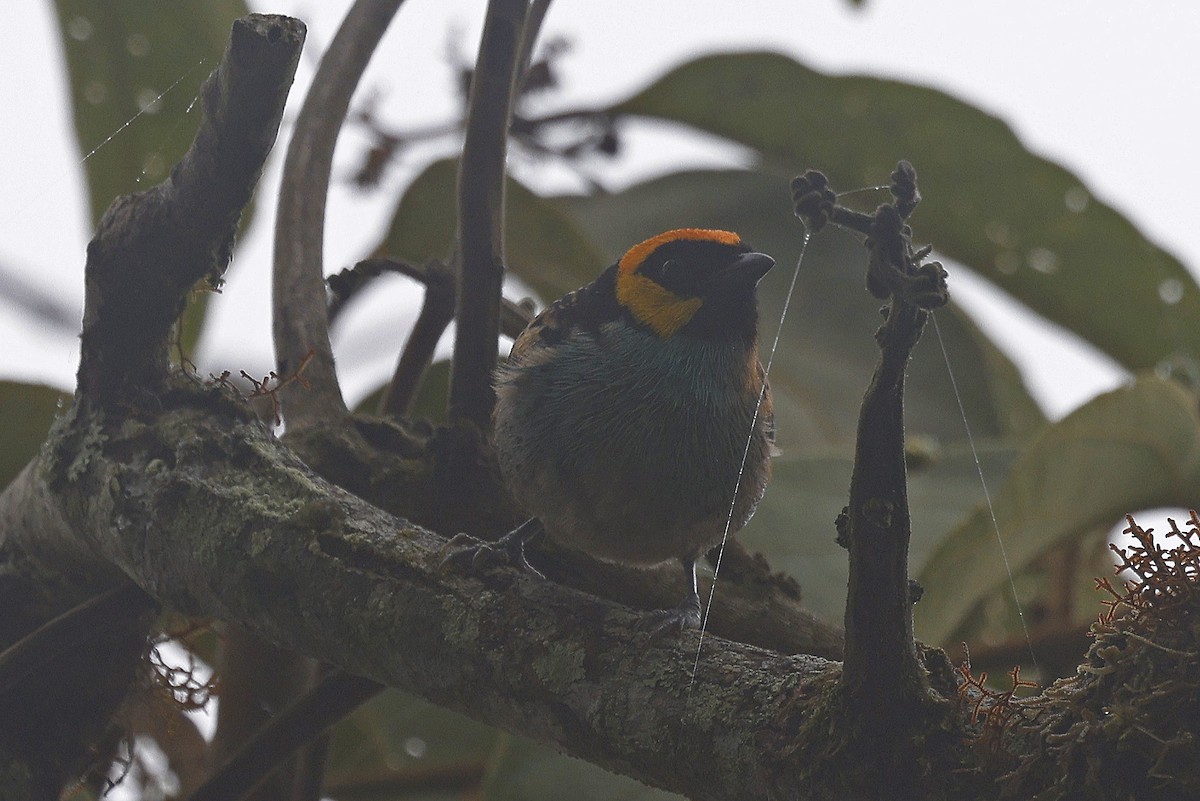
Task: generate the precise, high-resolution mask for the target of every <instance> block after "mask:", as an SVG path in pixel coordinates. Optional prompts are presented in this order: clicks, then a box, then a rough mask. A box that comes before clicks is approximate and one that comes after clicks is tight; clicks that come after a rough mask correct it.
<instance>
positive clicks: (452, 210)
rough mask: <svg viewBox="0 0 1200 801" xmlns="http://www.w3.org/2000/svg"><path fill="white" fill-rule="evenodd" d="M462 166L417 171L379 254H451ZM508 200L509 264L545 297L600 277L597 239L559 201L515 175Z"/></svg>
mask: <svg viewBox="0 0 1200 801" xmlns="http://www.w3.org/2000/svg"><path fill="white" fill-rule="evenodd" d="M457 171H458V162H457V161H456V160H453V159H446V160H442V161H437V162H434V163H433V164H431V165H430V166H429V167H428V168H426V169H425V171H424V172H423V173H421V174H420V175H419V176H417V178H416V180H414V181H413V182H412V184H410V185H409V187H408V189H407V190H406V191H405V193H404V196H403V197H402V198H401V199H400V203H399V205H397V207H396V212H395V214H394V215H393V217H392V223H391V225H390V226H389V227H388V231H387V234H386V235H385V236H384V239H383V241H382V242H381V243H380V244H379V246H378V247H377V248H376V249H375V253H376V254H377V255H381V256H387V257H390V258H394V259H404V260H409V261H414V262H423V261H425V260H427V259H448V258H449V257H450V255H451V253H452V252H453V251H454V240H455V235H456V233H455V232H456V230H457V226H458V211H457V207H456V205H455V181H456V179H457ZM505 200H506V204H507V207H506V209H505V246H506V249H507V254H506V258H507V260H508V267H509V269H511V270H513V271H514V272H516V273H517V274H518V275H520V276H521V277H522V278H523V279H525V280H526V281H527V282H528V283H530V284H531V285H532V286H533V288H534V289H535V290H537V291H538V292H541V293H543V294H544V297H549V298H554V297H557V296H558V295H560V294H563V293H565V292H567V291H568V290H571V289H574V288H575V287H576V286H578V284H574V283H572V282H573V281H574V280H575V278H574V276H576V275H579V274H584V275H591V276H592V277H595V276H596V275H597V274H599V272H600V270H601V269H603V268H604V266H605V262H604V261H603V260H602V259H601V257H600V256H599V254H598V253H597V251H596V249H595V247H594V245H593V244H592V242H591V240H590V239H589V238H588V237H587V236H586V235H585V234H583V233H582V232H581V231H580V229H579V228H578V226H577V225H576V224H575V222H574V221H573V220H572V218H571V217H570V216H568V215H567V214H565V213H563V211H562V210H560V209H559V208H558V207H556V205H555V204H554V203H552V202H550V201H548V200H547V199H545V198H543V197H540V196H538V195H536V194H534V193H533V192H531V191H530V190H529V189H527V188H526V187H524V186H522V185H521V184H520V183H518V182H517V181H515V180H513V179H511V178H510V179H509V181H508V184H507V186H506V189H505ZM588 280H591V279H590V278H589V279H588Z"/></svg>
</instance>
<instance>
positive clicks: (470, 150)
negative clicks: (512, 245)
mask: <svg viewBox="0 0 1200 801" xmlns="http://www.w3.org/2000/svg"><path fill="white" fill-rule="evenodd" d="M527 10H528V4H527V2H526V0H491V2H490V3H489V4H488V10H487V18H486V20H485V22H484V26H483V41H482V42H481V43H480V46H479V58H478V60H477V62H476V65H475V77H474V80H473V81H472V83H471V100H470V105H469V110H468V112H467V129H466V138H465V140H464V142H463V155H462V163H461V165H460V168H459V178H458V221H459V222H458V247H459V258H460V265H459V292H458V303H457V310H456V315H455V317H456V320H457V322H458V326H457V329H456V333H457V338H456V340H455V345H454V365H453V367H452V369H451V374H450V409H449V411H450V418H451V420H469V421H471V422H473V423H475V425H477V426H478V427H479V428H480V429H486V428H487V426H488V425H489V421H490V420H491V414H492V405H493V404H494V402H495V395H494V393H493V391H492V370H493V368H494V367H495V366H496V342H497V338H498V334H499V328H500V323H499V318H500V287H501V284H502V283H503V281H504V181H505V163H504V162H505V155H506V153H507V151H508V147H507V144H508V126H509V121H510V119H511V117H512V99H513V92H514V88H515V73H516V67H517V56H518V50H519V47H520V43H521V32H522V30H523V29H524V26H525V14H526V11H527Z"/></svg>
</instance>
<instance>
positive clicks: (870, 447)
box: [792, 162, 948, 787]
mask: <svg viewBox="0 0 1200 801" xmlns="http://www.w3.org/2000/svg"><path fill="white" fill-rule="evenodd" d="M892 191H893V196H894V202H893V203H885V204H882V205H881V206H879V208H878V209H877V210H876V211H875V213H874V214H873V215H865V214H863V213H861V212H857V211H853V210H851V209H847V208H844V207H842V206H839V205H837V202H836V195H835V194H834V193H833V191H832V190H831V189H830V188H829V185H828V180H827V179H826V178H825V176H824V175H822V174H821V173H819V172H817V171H815V170H809V171H807V172H806V173H805V174H804V175H803V176H801V177H799V178H797V179H796V180H795V181H793V183H792V192H793V202H794V205H795V210H796V214H797V216H799V217H801V219H802V220H804V221H805V224H806V225H807V226H808V227H809V228H810V229H811V230H817V229H819V228H820V227H822V226H823V225H825V224H826V223H827V222H834V223H835V224H838V225H842V226H844V227H848V228H851V229H853V230H856V231H858V232H860V233H863V234H866V235H867V240H866V246H867V249H868V252H869V260H868V271H867V288H868V289H869V291H870V292H871V294H872V295H874V296H875V297H878V298H881V299H886V300H887V301H888V305H887V306H886V307H885V308H884V309H883V313H884V315H885V322H884V325H883V326H882V327H881V328H880V329H879V331H878V332H877V333H876V340H877V341H878V342H879V345H880V348H881V350H882V353H881V355H880V361H879V364H878V366H877V367H876V370H875V374H874V376H873V378H872V381H871V384H870V387H869V388H868V390H867V392H866V395H865V397H864V398H863V403H862V409H861V411H860V415H859V425H858V439H857V447H856V452H855V463H854V475H853V478H852V479H851V485H850V503H849V505H848V506H847V509H846V512H845V514H844V516H842V517H841V518H839V521H840V522H839V526H838V537H839V539H838V541H839V542H841V543H842V544H843V545H844V546H845V547H846V548H847V550H848V551H849V554H850V582H849V590H848V596H847V600H846V619H845V628H846V649H845V662H844V670H843V674H842V689H843V698H844V699H845V702H846V707H845V709H846V712H847V714H848V716H849V717H850V719H851V720H852V721H858V722H860V723H861V724H862V725H861V729H860V734H858V735H856V736H857V737H858V738H859V743H858V744H859V745H860V746H863V747H864V748H868V749H872V750H876V749H880V748H885V749H886V751H885V752H886V753H892V754H898V755H899V754H903V753H904V751H903V749H902V748H898V747H896V743H899V742H902V738H903V737H904V735H905V733H906V732H910V731H913V730H914V729H913V727H914V726H917V727H919V726H921V725H923V721H924V720H925V717H926V716H925V715H924V714H921V711H922V709H923V708H926V706H927V703H928V699H929V697H930V693H929V683H928V679H927V675H926V671H925V668H924V667H923V666H922V664H921V660H920V658H919V657H918V653H917V649H916V645H915V642H914V639H913V624H912V604H913V603H914V597H913V594H914V593H913V589H914V588H913V587H912V586H911V584H910V581H909V578H908V544H909V539H910V536H911V524H910V518H909V509H908V497H907V475H906V468H905V461H904V404H903V399H904V372H905V368H906V366H907V364H908V359H909V355H910V353H911V351H912V348H913V346H914V345H915V344H916V343H917V340H918V339H919V338H920V335H921V331H922V329H923V327H924V325H925V322H926V320H927V318H928V316H929V310H930V309H932V308H935V307H937V306H940V305H942V304H944V303H945V302H946V300H947V299H948V296H947V294H946V283H945V277H946V276H945V271H944V270H942V268H941V265H939V264H937V263H936V262H930V263H924V262H923V259H924V257H925V256H926V255H927V254H928V250H927V249H926V250H915V249H914V248H913V245H912V240H911V236H912V231H911V229H909V227H908V226H907V225H906V223H905V220H906V219H907V217H908V215H909V214H911V213H912V211H913V210H914V209H915V208H916V205H917V203H918V202H919V200H920V194H919V193H918V191H917V185H916V172H915V171H914V170H913V169H912V166H911V165H909V164H908V163H907V162H900V164H899V166H898V167H897V168H896V171H895V172H894V173H893V174H892ZM866 721H871V723H869V724H866V723H865V722H866ZM883 741H893V742H891V743H890V744H889V745H887V746H884V745H881V743H882V742H883ZM884 762H887V764H881V766H880V768H881V770H883V771H889V770H892V771H895V772H894V774H893V780H894V781H895V782H896V783H897V784H896V786H897V787H903V786H905V785H906V783H909V782H915V781H916V780H917V779H916V777H915V775H912V771H913V770H914V769H915V768H914V767H913V765H912V764H909V765H908V766H907V767H905V758H904V757H902V756H899V757H897V761H896V762H894V763H893V762H888V761H887V760H885V761H884Z"/></svg>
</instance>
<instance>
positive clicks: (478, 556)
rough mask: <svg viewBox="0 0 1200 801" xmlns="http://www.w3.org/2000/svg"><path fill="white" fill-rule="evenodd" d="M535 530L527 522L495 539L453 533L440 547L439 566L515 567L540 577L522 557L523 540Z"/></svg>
mask: <svg viewBox="0 0 1200 801" xmlns="http://www.w3.org/2000/svg"><path fill="white" fill-rule="evenodd" d="M534 533H536V532H535V531H533V530H531V527H530V524H529V523H526V524H524V525H521V526H518V527H517V528H515V529H513V530H512V531H510V532H508V533H507V534H505V535H504V536H503V537H501V538H500V539H498V540H496V541H495V542H486V541H484V540H480V539H477V538H475V537H472V536H471V535H470V534H455V535H454V536H453V537H451V538H450V540H449V542H447V543H446V544H445V545H444V546H443V547H442V553H443V554H444V555H443V556H442V561H441V564H440V566H441V567H442V568H454V569H457V570H458V571H460V572H463V573H482V572H484V571H485V570H490V569H491V568H494V567H515V568H517V569H518V570H520V571H522V572H526V573H532V574H533V575H535V576H537V577H538V578H542V579H544V578H545V576H543V575H542V573H541V571H540V570H538V569H537V568H536V567H534V566H533V565H531V564H529V560H527V559H526V558H525V542H526V540H528V539H529V538H530V537H531V536H533V534H534Z"/></svg>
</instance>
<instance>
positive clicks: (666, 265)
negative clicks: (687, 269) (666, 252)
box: [659, 259, 680, 278]
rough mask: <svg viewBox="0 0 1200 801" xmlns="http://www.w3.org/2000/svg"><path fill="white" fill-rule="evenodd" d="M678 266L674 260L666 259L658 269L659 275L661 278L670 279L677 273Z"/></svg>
mask: <svg viewBox="0 0 1200 801" xmlns="http://www.w3.org/2000/svg"><path fill="white" fill-rule="evenodd" d="M679 268H680V264H679V262H677V261H676V260H675V259H667V260H666V261H664V262H663V263H662V267H660V268H659V273H660V274H661V275H662V277H663V278H671V277H672V276H674V275H676V274H678V273H679Z"/></svg>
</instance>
